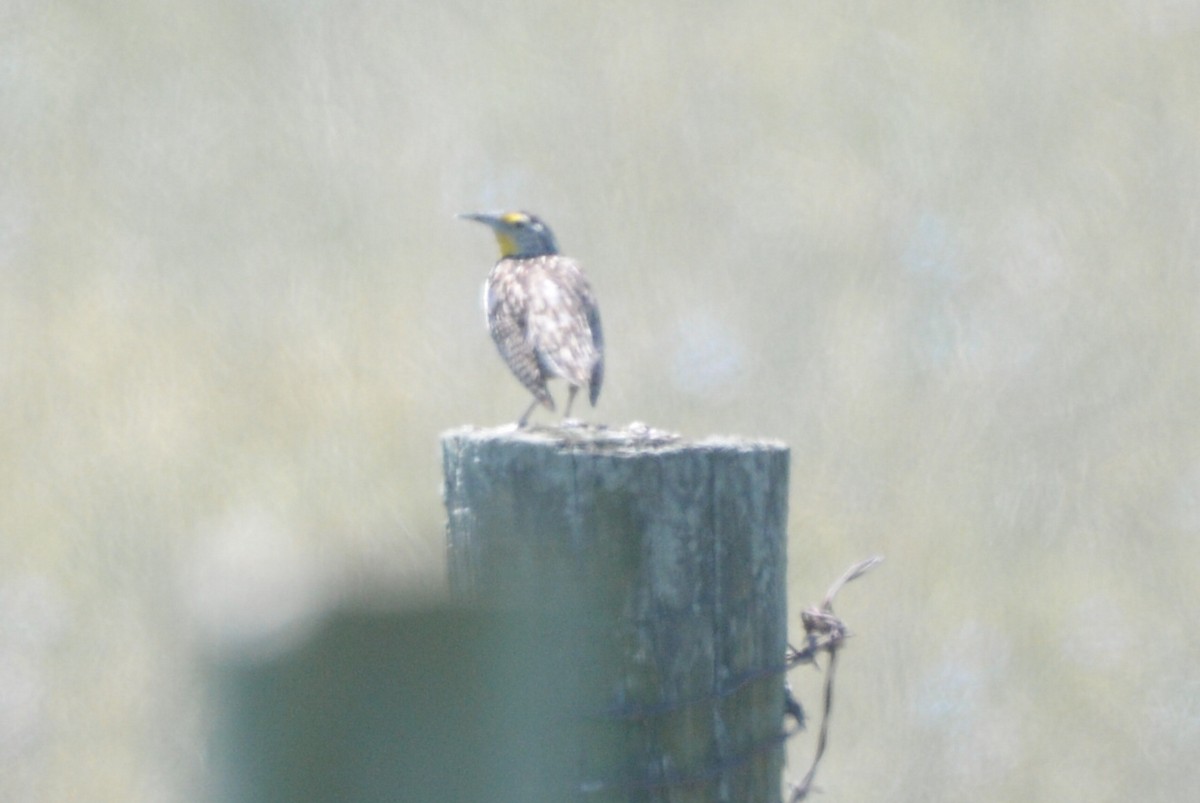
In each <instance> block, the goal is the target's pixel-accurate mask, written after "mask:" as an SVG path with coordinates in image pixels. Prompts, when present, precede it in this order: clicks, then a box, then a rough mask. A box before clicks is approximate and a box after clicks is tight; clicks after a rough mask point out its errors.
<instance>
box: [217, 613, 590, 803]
mask: <svg viewBox="0 0 1200 803" xmlns="http://www.w3.org/2000/svg"><path fill="white" fill-rule="evenodd" d="M559 621H560V622H561V620H559ZM555 627H556V623H555V622H554V621H540V622H539V621H534V620H532V619H529V618H524V619H517V618H515V617H513V616H511V615H505V614H502V613H499V612H496V611H485V610H479V609H468V608H465V607H460V606H445V607H431V608H427V609H424V610H414V611H407V612H374V613H366V612H360V613H341V614H336V615H334V616H332V617H330V618H329V619H327V620H326V621H325V622H324V624H322V625H320V626H318V628H317V629H316V631H315V632H314V633H313V635H312V637H311V638H309V639H307V640H305V641H303V642H302V643H300V644H298V646H296V647H295V648H293V649H291V650H285V651H282V652H280V653H278V654H276V655H274V656H273V657H270V658H265V659H263V658H260V659H258V660H245V661H239V660H229V661H225V662H220V661H218V664H217V667H216V669H215V677H216V680H217V683H216V690H217V696H218V706H217V710H218V713H219V716H220V718H221V719H220V721H219V722H218V724H217V728H216V733H215V740H214V745H215V749H214V758H215V759H216V762H215V763H216V765H217V770H218V772H217V773H216V776H215V780H214V785H215V787H216V788H214V789H212V790H211V792H212V793H213V794H212V799H214V800H220V801H223V802H225V801H231V802H233V803H239V802H241V801H245V802H246V803H250V801H253V802H254V803H273V802H274V801H278V803H308V802H309V801H313V802H314V803H315V802H316V801H322V802H324V801H354V802H355V803H395V802H396V801H405V803H426V801H428V803H443V802H444V801H484V800H486V801H495V802H497V803H541V801H545V802H546V803H550V802H551V801H555V802H556V803H557V801H561V800H563V799H564V795H563V790H564V789H567V788H569V785H570V783H571V779H572V778H573V776H574V773H573V771H572V762H573V761H575V760H576V759H577V756H576V754H575V752H574V746H575V745H576V744H577V743H578V739H577V738H576V737H575V736H574V735H573V733H572V726H571V724H570V723H563V722H562V721H561V719H560V718H559V716H558V715H559V712H561V711H562V710H564V709H571V708H573V707H574V706H576V705H578V700H577V699H576V698H575V697H573V696H572V689H571V688H570V685H569V684H570V682H571V677H572V675H571V673H570V672H569V671H567V670H566V668H565V667H564V662H563V657H562V651H561V650H560V649H559V646H558V638H557V637H556V634H555Z"/></svg>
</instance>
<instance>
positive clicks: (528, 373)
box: [459, 212, 604, 428]
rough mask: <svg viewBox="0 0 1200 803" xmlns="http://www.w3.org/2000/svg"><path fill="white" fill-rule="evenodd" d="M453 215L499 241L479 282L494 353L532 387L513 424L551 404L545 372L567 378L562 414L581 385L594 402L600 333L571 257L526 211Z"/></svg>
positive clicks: (592, 301)
mask: <svg viewBox="0 0 1200 803" xmlns="http://www.w3.org/2000/svg"><path fill="white" fill-rule="evenodd" d="M459 217H460V218H463V219H466V220H474V221H477V222H479V223H483V224H484V225H486V226H489V227H490V228H491V229H492V232H493V233H494V234H495V235H496V241H497V242H498V243H499V244H500V259H499V260H498V261H497V262H496V264H495V266H494V267H493V268H492V270H491V272H490V273H489V274H488V277H487V282H486V283H485V284H484V289H483V305H484V311H485V313H486V314H487V326H488V331H489V332H490V333H491V335H492V340H493V341H495V343H496V348H497V349H499V350H500V356H501V357H503V358H504V362H505V363H507V364H508V367H509V370H511V371H512V372H513V374H514V375H515V376H516V377H517V379H518V380H520V382H521V384H522V385H524V386H525V387H526V389H528V390H529V392H530V393H532V394H533V402H532V403H531V404H530V405H529V407H528V408H527V409H526V410H525V412H524V413H523V414H522V415H521V417H520V419H518V421H517V427H518V428H522V427H524V426H525V425H526V424H527V423H528V421H529V416H530V414H532V413H533V411H534V410H535V409H536V408H537V406H538V405H539V404H541V405H542V406H544V407H545V408H546V409H548V410H554V409H555V408H554V397H553V396H551V395H550V391H549V390H548V389H547V387H546V383H547V382H548V381H549V380H551V379H555V378H561V379H564V380H566V382H567V386H568V396H567V406H566V409H565V410H564V412H563V420H564V421H565V420H567V419H568V418H569V417H570V415H571V405H572V404H574V403H575V395H576V394H577V393H578V392H579V389H580V388H582V387H584V386H586V387H587V389H588V399H589V401H590V402H591V404H592V406H593V407H595V406H596V400H597V399H598V398H599V397H600V386H601V385H602V384H603V383H604V334H603V331H602V329H601V327H600V308H599V306H598V305H597V304H596V297H595V294H594V293H593V292H592V286H591V284H589V283H588V280H587V277H586V276H584V274H583V271H582V270H581V269H580V267H579V263H578V262H576V261H575V260H574V259H572V258H571V257H568V256H564V255H562V254H560V253H559V251H558V242H557V240H555V238H554V233H553V232H551V231H550V227H549V226H547V225H546V224H545V223H544V222H542V220H541V219H539V218H538V217H537V216H536V215H532V214H530V213H529V212H486V213H485V212H470V213H464V214H461V215H459Z"/></svg>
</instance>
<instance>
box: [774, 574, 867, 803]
mask: <svg viewBox="0 0 1200 803" xmlns="http://www.w3.org/2000/svg"><path fill="white" fill-rule="evenodd" d="M882 562H883V557H882V556H879V555H875V556H872V557H870V558H867V559H866V560H863V561H860V562H858V563H856V564H854V565H853V566H851V567H850V568H849V569H847V570H846V572H845V574H843V575H842V576H841V577H839V578H838V579H837V581H836V582H835V583H834V584H833V585H832V586H830V587H829V591H828V592H826V594H825V599H824V600H823V601H822V602H821V607H819V608H807V609H805V610H804V611H803V612H802V613H801V614H800V621H801V622H802V623H803V624H804V648H803V649H796V648H795V647H793V646H792V645H791V644H789V645H788V653H787V660H786V663H787V665H788V668H792V667H796V666H800V665H801V664H813V665H816V663H817V656H818V655H819V654H820V653H822V652H827V653H829V667H828V669H826V671H825V694H824V699H823V706H824V707H823V710H822V711H821V730H820V732H819V733H818V735H817V749H816V754H815V755H814V756H813V761H812V766H810V767H809V768H808V772H807V773H805V775H804V779H803V780H801V781H800V783H799V784H796V785H792V787H791V794H790V796H789V797H788V803H799V801H801V800H805V799H806V798H807V797H808V795H809V793H810V792H811V791H812V790H813V789H814V787H813V779H814V778H816V775H817V766H818V765H819V764H820V763H821V758H822V757H823V756H824V755H825V747H826V746H827V745H828V743H829V714H830V712H831V711H832V710H833V678H834V675H835V673H836V672H837V656H838V650H839V649H841V647H842V645H843V644H844V643H845V641H846V639H847V637H848V636H849V635H850V631H849V630H848V629H847V628H846V625H845V623H844V622H842V620H841V619H839V618H838V617H837V616H835V615H834V613H833V598H834V597H835V596H837V594H838V592H839V591H841V590H842V587H843V586H844V585H846V583H849V582H850V581H851V580H857V579H858V578H859V577H862V576H863V575H864V574H866V573H867V572H868V571H870V570H871V569H873V568H875V567H876V566H878V565H879V564H880V563H882Z"/></svg>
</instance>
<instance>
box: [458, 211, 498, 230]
mask: <svg viewBox="0 0 1200 803" xmlns="http://www.w3.org/2000/svg"><path fill="white" fill-rule="evenodd" d="M459 218H461V219H462V220H474V221H476V222H477V223H483V224H485V225H488V226H493V227H494V226H495V225H496V224H497V223H499V222H500V216H499V215H490V214H487V213H486V212H463V213H462V214H460V215H459Z"/></svg>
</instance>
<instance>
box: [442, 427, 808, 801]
mask: <svg viewBox="0 0 1200 803" xmlns="http://www.w3.org/2000/svg"><path fill="white" fill-rule="evenodd" d="M442 449H443V458H444V470H445V499H446V507H447V511H448V513H449V525H448V541H449V562H450V567H449V571H450V585H451V591H452V592H453V593H454V594H455V595H456V597H458V598H459V599H462V600H464V601H468V602H470V603H473V604H487V605H489V606H495V607H496V608H498V609H500V610H511V611H515V612H523V613H525V614H527V615H529V616H531V617H532V619H533V620H538V619H543V618H546V617H547V616H548V615H549V614H550V613H551V612H552V613H553V614H554V615H556V616H561V617H565V619H566V620H567V621H569V622H570V623H571V624H570V625H569V626H568V627H566V628H560V629H558V630H557V631H556V632H554V633H552V634H548V637H552V638H559V639H561V641H560V642H559V643H558V645H557V646H558V648H559V649H560V650H561V651H562V653H563V654H564V655H569V656H572V657H573V663H572V665H571V666H569V667H567V670H568V671H569V672H570V673H571V674H572V675H573V677H574V679H573V680H570V681H567V682H566V685H568V686H571V685H576V684H577V685H578V689H579V691H580V694H581V695H582V697H581V701H580V705H579V707H577V708H574V709H569V710H568V709H564V710H562V711H560V712H559V713H558V716H557V717H555V719H556V721H559V722H562V723H579V724H580V725H581V729H580V730H579V731H578V732H577V733H576V734H575V736H576V737H577V738H578V741H577V742H575V743H573V744H571V745H570V746H569V748H570V750H572V751H574V756H573V757H572V758H571V759H569V760H568V761H567V769H568V770H569V772H570V773H571V775H572V781H571V784H570V786H569V787H567V788H564V790H563V794H562V795H561V797H560V799H562V800H580V801H671V802H672V803H683V802H687V803H691V802H692V801H696V802H697V803H698V802H699V801H728V803H745V802H746V801H754V802H755V803H769V802H770V801H778V800H779V799H780V773H781V769H782V742H783V738H784V737H783V734H782V718H783V713H784V712H783V701H784V699H785V695H784V672H785V669H786V667H785V666H784V655H785V650H786V645H787V640H786V593H785V578H786V551H785V546H786V534H785V533H786V521H787V484H788V451H787V448H786V447H785V446H783V445H782V444H779V443H773V442H761V441H745V440H738V439H722V440H708V441H701V442H688V441H684V440H681V439H679V438H678V437H677V436H673V435H669V434H667V433H662V432H656V431H653V430H650V429H648V428H647V427H645V426H642V425H632V426H630V427H629V428H628V429H623V430H612V429H605V428H599V427H568V428H544V429H543V428H533V429H517V430H514V429H513V428H511V427H509V428H504V429H499V430H475V429H461V430H456V431H453V432H449V433H446V434H444V435H443V436H442ZM500 649H501V650H502V651H508V650H511V649H515V647H511V646H503V647H501V648H500ZM555 671H558V670H555ZM560 699H565V698H560ZM447 799H450V798H447ZM489 799H490V798H489Z"/></svg>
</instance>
